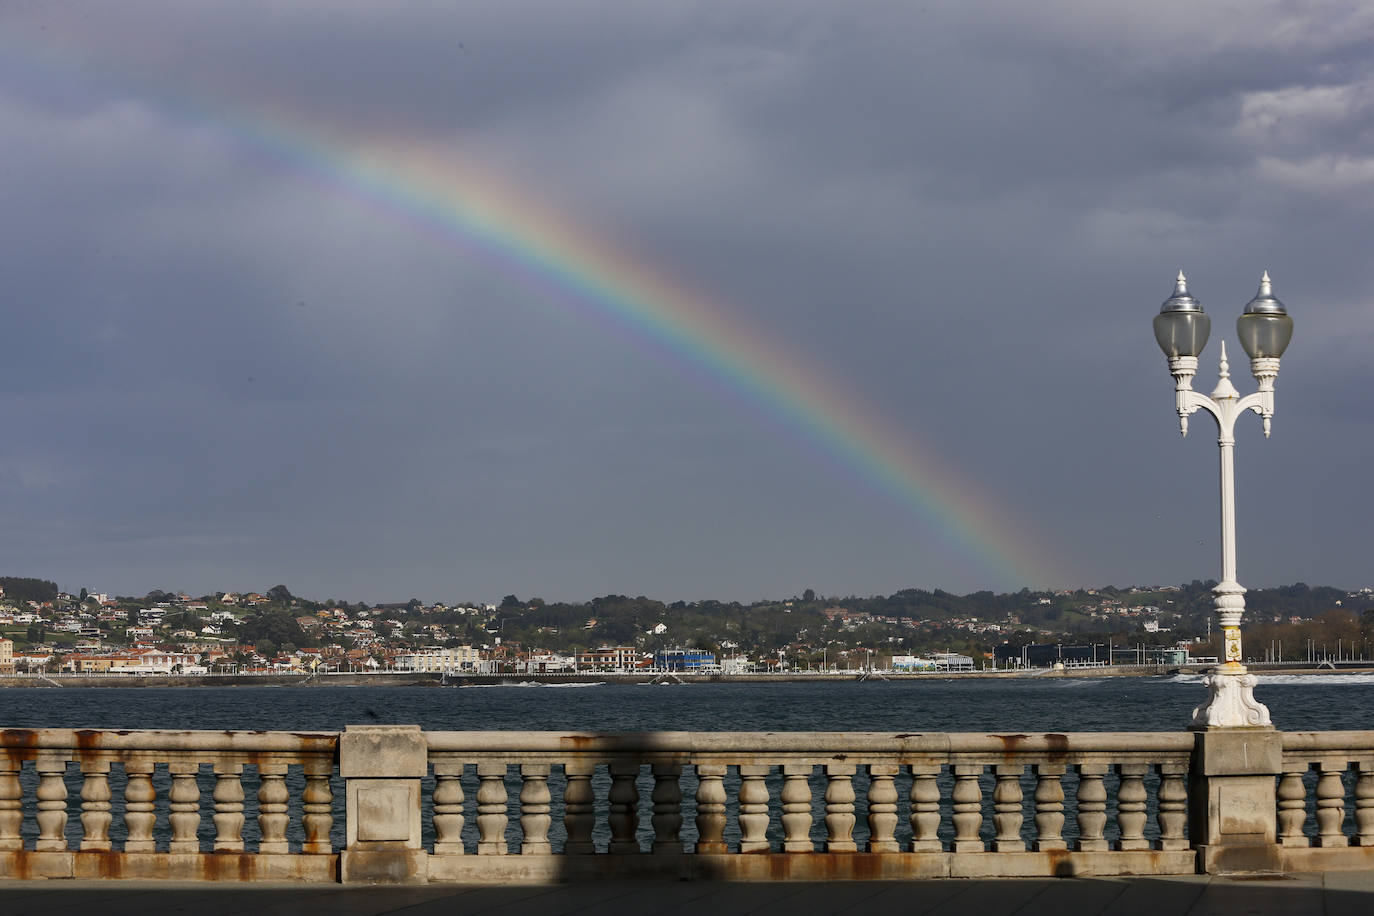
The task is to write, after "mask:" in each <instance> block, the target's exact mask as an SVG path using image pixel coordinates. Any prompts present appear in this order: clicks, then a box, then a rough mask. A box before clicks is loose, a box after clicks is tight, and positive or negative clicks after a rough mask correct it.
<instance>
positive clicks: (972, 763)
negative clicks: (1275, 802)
mask: <svg viewBox="0 0 1374 916" xmlns="http://www.w3.org/2000/svg"><path fill="white" fill-rule="evenodd" d="M426 738H427V741H428V746H429V760H430V762H431V763H432V765H433V769H434V774H435V780H436V782H435V789H434V831H435V842H434V852H433V855H432V856H430V858H429V862H428V865H429V874H430V876H431V878H432V879H444V880H464V881H477V880H484V879H488V878H489V879H491V880H512V879H526V880H529V879H533V878H535V877H539V878H544V879H553V878H566V877H570V876H579V877H580V876H592V875H602V874H607V873H609V872H611V871H615V872H618V873H622V874H624V873H655V872H656V873H664V874H677V875H683V876H689V877H690V876H697V875H709V876H712V877H731V878H808V877H811V878H814V877H821V876H827V877H836V876H847V877H860V876H864V877H874V876H893V877H896V876H926V877H930V876H951V875H959V876H972V875H1055V874H1135V873H1142V872H1145V873H1191V872H1192V871H1193V870H1194V867H1195V866H1194V854H1193V852H1192V851H1191V849H1190V848H1189V844H1188V839H1187V836H1186V832H1185V825H1186V820H1187V775H1188V766H1189V757H1190V754H1191V753H1192V748H1193V736H1192V735H1191V734H1188V733H1185V732H1180V733H1174V734H1169V733H1151V734H1123V733H1083V734H1063V735H1053V734H1051V735H976V734H907V735H889V734H867V733H853V732H845V733H824V732H791V733H751V732H713V733H691V732H651V733H644V734H620V735H603V734H593V733H564V734H560V733H538V732H430V733H428V734H427V735H426ZM557 771H561V773H559V772H557ZM474 775H475V776H476V779H477V781H478V788H477V792H476V799H475V806H473V807H472V809H471V810H473V811H474V813H475V817H476V822H477V823H476V826H477V831H476V833H477V836H476V841H475V842H474V843H465V842H464V841H463V838H462V834H463V826H464V823H465V817H466V814H465V810H466V809H465V807H464V802H465V794H464V789H463V781H464V778H465V777H467V778H469V779H470V778H471V777H472V776H474ZM557 776H561V778H559V779H557V784H558V787H559V788H560V790H561V795H560V796H559V797H557V798H555V797H554V794H553V792H552V790H551V785H552V783H553V782H554V777H557ZM512 779H517V780H518V785H519V788H518V789H517V790H516V791H517V793H518V798H516V797H514V796H513V794H512V793H511V792H510V791H509V789H508V787H507V783H508V782H509V781H510V780H512ZM646 790H647V791H646ZM511 807H515V808H516V809H517V813H516V816H515V819H517V820H518V828H517V827H516V825H514V824H511V823H509V821H510V814H509V813H508V808H511ZM555 808H557V809H558V810H561V812H562V817H561V823H555V822H554V819H553V817H552V812H553V811H554V810H555ZM597 812H604V813H605V817H604V822H599V821H598V819H597ZM645 815H647V825H645V826H646V828H647V829H645V830H641V820H642V819H643V818H644V816H645ZM1066 817H1071V822H1070V823H1069V825H1068V828H1067V829H1066ZM1109 822H1110V823H1109ZM601 823H604V829H603V830H602V833H603V834H604V836H603V837H602V838H601V839H600V841H598V838H597V836H596V833H597V831H596V828H597V827H598V825H599V824H601ZM511 828H516V829H513V830H512V829H511ZM856 828H857V829H856ZM508 832H511V833H514V834H515V836H514V837H513V838H510V839H508V837H507V834H508ZM641 833H642V834H644V835H641ZM856 833H857V834H858V835H856ZM559 849H561V852H562V855H554V852H555V850H559ZM598 853H603V854H605V855H597V854H598ZM488 857H492V858H494V857H506V858H507V860H508V861H505V862H499V861H489V860H488ZM609 860H616V861H615V862H614V864H612V863H611V862H610V861H609ZM636 860H638V861H636Z"/></svg>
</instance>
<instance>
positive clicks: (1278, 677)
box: [1165, 671, 1374, 687]
mask: <svg viewBox="0 0 1374 916" xmlns="http://www.w3.org/2000/svg"><path fill="white" fill-rule="evenodd" d="M1250 673H1251V674H1254V675H1255V676H1256V677H1258V678H1259V684H1258V686H1260V687H1312V686H1322V687H1327V686H1330V687H1354V686H1366V687H1367V686H1370V685H1374V674H1365V673H1361V674H1265V673H1263V672H1260V671H1252V672H1250ZM1203 677H1204V675H1201V674H1175V675H1174V676H1173V677H1170V678H1166V679H1165V683H1168V684H1201V683H1202V678H1203Z"/></svg>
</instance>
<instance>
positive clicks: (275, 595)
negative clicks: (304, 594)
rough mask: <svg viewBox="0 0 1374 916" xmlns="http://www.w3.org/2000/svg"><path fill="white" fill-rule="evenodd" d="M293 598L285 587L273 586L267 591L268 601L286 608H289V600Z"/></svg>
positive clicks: (289, 590)
mask: <svg viewBox="0 0 1374 916" xmlns="http://www.w3.org/2000/svg"><path fill="white" fill-rule="evenodd" d="M293 597H294V596H293V595H292V594H291V589H289V588H287V587H286V586H285V585H274V586H272V587H271V588H269V589H268V590H267V600H268V601H274V602H276V603H277V604H281V605H285V606H286V607H290V606H291V600H292V598H293Z"/></svg>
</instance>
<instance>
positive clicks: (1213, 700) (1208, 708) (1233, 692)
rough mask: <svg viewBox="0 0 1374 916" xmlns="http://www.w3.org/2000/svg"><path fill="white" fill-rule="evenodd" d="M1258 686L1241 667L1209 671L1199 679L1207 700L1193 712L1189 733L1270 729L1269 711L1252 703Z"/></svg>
mask: <svg viewBox="0 0 1374 916" xmlns="http://www.w3.org/2000/svg"><path fill="white" fill-rule="evenodd" d="M1257 682H1258V678H1256V677H1255V676H1254V675H1253V674H1250V673H1249V672H1248V671H1247V670H1246V668H1245V666H1244V665H1239V664H1234V663H1229V664H1225V665H1221V666H1219V667H1216V668H1213V669H1212V670H1211V671H1209V672H1208V673H1207V675H1206V676H1205V677H1203V679H1202V683H1203V684H1205V685H1206V686H1207V689H1208V691H1210V694H1211V695H1210V696H1209V697H1208V698H1207V702H1206V703H1203V704H1202V705H1201V706H1199V707H1197V708H1196V709H1194V710H1193V721H1192V724H1191V725H1189V726H1188V727H1189V728H1191V729H1198V730H1200V729H1208V728H1273V723H1272V722H1270V721H1269V708H1268V707H1267V706H1265V705H1264V704H1263V703H1260V702H1259V701H1258V700H1256V699H1255V695H1254V692H1253V691H1254V687H1255V684H1256V683H1257Z"/></svg>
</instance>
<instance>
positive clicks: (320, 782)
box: [301, 761, 334, 855]
mask: <svg viewBox="0 0 1374 916" xmlns="http://www.w3.org/2000/svg"><path fill="white" fill-rule="evenodd" d="M304 770H305V791H304V792H302V793H301V812H302V813H301V827H302V828H303V829H304V830H305V842H304V843H302V844H301V852H303V853H305V854H306V855H328V854H329V853H332V852H333V851H334V843H333V840H331V839H330V837H329V834H330V831H331V830H333V828H334V790H333V789H332V788H330V785H329V777H330V776H331V775H332V774H333V772H334V764H333V761H311V762H309V763H307V764H306V765H305V767H304Z"/></svg>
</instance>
